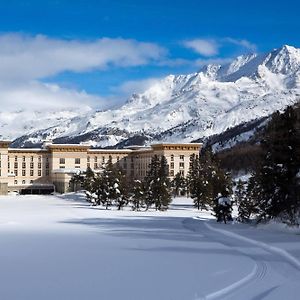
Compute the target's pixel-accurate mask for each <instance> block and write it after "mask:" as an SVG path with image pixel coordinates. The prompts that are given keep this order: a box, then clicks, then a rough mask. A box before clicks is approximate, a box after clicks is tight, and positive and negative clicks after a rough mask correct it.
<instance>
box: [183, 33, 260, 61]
mask: <svg viewBox="0 0 300 300" xmlns="http://www.w3.org/2000/svg"><path fill="white" fill-rule="evenodd" d="M183 45H184V47H186V48H189V49H192V50H194V51H195V52H197V53H198V54H200V55H202V56H206V57H211V56H216V55H218V54H219V53H220V49H221V48H222V47H225V46H228V45H229V46H230V45H231V46H232V45H233V46H236V47H238V48H240V50H245V49H246V50H250V51H251V52H255V51H256V50H257V47H256V45H255V44H253V43H251V42H249V41H248V40H245V39H234V38H231V37H225V38H217V39H202V38H201V39H193V40H188V41H184V42H183Z"/></svg>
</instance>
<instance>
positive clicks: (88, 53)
mask: <svg viewBox="0 0 300 300" xmlns="http://www.w3.org/2000/svg"><path fill="white" fill-rule="evenodd" d="M166 52H167V51H166V49H164V48H162V47H160V46H158V45H156V44H154V43H145V42H138V41H136V40H131V39H122V38H116V39H111V38H102V39H98V40H94V41H82V40H62V39H52V38H48V37H46V36H43V35H37V36H26V35H20V34H5V35H1V36H0V79H1V80H15V79H18V80H24V79H26V80H29V79H40V78H44V77H47V76H51V75H55V74H58V73H60V72H63V71H72V72H86V71H90V70H93V69H105V68H107V67H109V66H118V67H130V66H140V65H145V64H148V63H150V62H151V61H158V60H160V59H162V58H163V57H164V56H165V55H166Z"/></svg>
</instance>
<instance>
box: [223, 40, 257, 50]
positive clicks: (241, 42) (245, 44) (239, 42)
mask: <svg viewBox="0 0 300 300" xmlns="http://www.w3.org/2000/svg"><path fill="white" fill-rule="evenodd" d="M223 42H224V43H230V44H233V45H236V46H240V47H242V48H244V49H247V50H250V51H252V52H255V51H256V50H257V47H256V45H255V44H254V43H251V42H249V41H247V40H245V39H241V40H239V39H233V38H230V37H227V38H224V39H223Z"/></svg>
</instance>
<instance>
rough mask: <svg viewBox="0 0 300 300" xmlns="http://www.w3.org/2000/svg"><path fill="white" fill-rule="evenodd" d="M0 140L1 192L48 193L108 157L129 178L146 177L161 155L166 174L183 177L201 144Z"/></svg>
mask: <svg viewBox="0 0 300 300" xmlns="http://www.w3.org/2000/svg"><path fill="white" fill-rule="evenodd" d="M9 145H10V142H8V141H0V195H6V194H7V193H8V192H19V193H30V194H31V193H34V194H38V193H47V192H51V191H56V192H59V193H65V192H68V191H70V180H71V178H72V177H73V176H74V174H76V173H78V172H79V171H86V169H87V167H90V168H91V169H92V170H94V171H99V170H101V169H102V166H105V163H106V162H107V161H108V159H109V158H110V157H111V159H112V162H113V163H114V164H118V165H119V166H120V167H121V168H123V170H125V172H126V173H127V175H128V176H130V177H131V178H136V179H142V178H144V177H145V175H146V172H147V169H148V166H149V163H150V161H151V157H152V156H153V155H155V154H157V155H159V156H161V155H164V156H165V157H166V159H167V161H168V166H169V176H170V178H172V177H174V176H175V175H176V174H177V173H181V174H182V175H183V176H186V175H187V173H188V171H189V167H190V157H191V155H192V154H195V155H199V151H200V148H201V144H155V145H151V147H130V148H127V149H113V150H106V149H92V148H90V147H89V146H87V145H73V144H72V145H68V144H60V145H58V144H52V143H47V142H45V143H44V145H43V147H42V148H39V149H35V148H33V149H27V148H19V149H17V148H9Z"/></svg>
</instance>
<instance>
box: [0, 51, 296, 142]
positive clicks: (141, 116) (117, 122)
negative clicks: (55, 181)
mask: <svg viewBox="0 0 300 300" xmlns="http://www.w3.org/2000/svg"><path fill="white" fill-rule="evenodd" d="M299 99H300V49H297V48H294V47H291V46H286V45H285V46H283V47H281V48H279V49H275V50H273V51H271V52H269V53H264V54H249V55H243V56H239V57H237V58H236V59H234V60H233V61H232V62H231V63H228V64H225V65H219V64H210V65H207V66H205V67H203V68H202V69H201V70H200V71H199V72H196V73H193V74H187V75H169V76H167V77H165V78H163V79H161V80H159V81H157V82H156V83H155V84H153V85H152V86H151V87H150V88H149V89H147V90H146V91H144V92H143V93H139V94H133V95H132V96H131V97H130V98H129V99H128V100H127V102H126V103H125V104H124V105H122V106H120V107H118V108H116V109H112V110H106V111H92V110H89V111H85V112H82V111H80V112H78V111H76V110H71V111H64V112H60V113H58V112H47V113H44V112H32V113H29V115H30V116H29V117H28V116H27V117H23V115H26V114H28V112H16V113H14V114H10V115H8V114H7V113H4V112H2V113H0V135H1V136H2V137H6V138H13V139H16V140H15V142H14V145H15V146H28V145H32V144H33V145H35V144H39V143H41V142H42V140H45V139H54V140H55V141H59V142H61V143H64V142H77V143H79V142H88V143H90V144H91V145H93V146H100V147H110V146H116V145H117V146H123V145H129V144H132V143H143V144H144V143H146V144H147V143H151V142H158V141H164V142H178V141H180V142H191V141H195V140H205V139H207V138H208V137H210V136H213V135H218V134H221V133H222V132H224V131H226V130H228V129H230V128H233V127H235V126H241V124H247V123H249V122H250V123H251V122H253V121H255V120H259V119H262V118H265V117H267V116H269V115H270V114H272V113H273V112H274V111H276V110H283V109H284V108H285V107H286V106H287V105H292V104H294V103H297V102H298V101H299ZM16 120H21V122H18V123H17V124H16ZM32 120H34V121H32Z"/></svg>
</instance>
